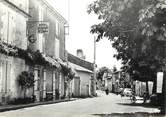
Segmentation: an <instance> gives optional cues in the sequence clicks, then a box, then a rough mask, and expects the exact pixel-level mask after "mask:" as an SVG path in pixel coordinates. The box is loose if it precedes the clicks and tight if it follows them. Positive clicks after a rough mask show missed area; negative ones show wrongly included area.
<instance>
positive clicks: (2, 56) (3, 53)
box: [0, 0, 30, 103]
mask: <svg viewBox="0 0 166 117" xmlns="http://www.w3.org/2000/svg"><path fill="white" fill-rule="evenodd" d="M28 12H29V1H28V0H1V1H0V103H2V102H7V101H9V100H11V99H12V98H16V97H17V98H18V97H21V96H22V94H21V93H22V92H21V90H20V88H19V87H18V85H17V77H18V75H19V74H20V73H21V72H22V71H25V70H27V69H28V66H27V64H26V62H25V60H24V59H23V58H21V57H20V56H18V55H17V54H18V53H17V50H16V49H15V48H20V49H23V50H26V49H27V36H26V22H27V20H28V18H29V17H30V15H29V14H28Z"/></svg>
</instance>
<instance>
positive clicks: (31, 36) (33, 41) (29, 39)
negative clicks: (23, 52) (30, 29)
mask: <svg viewBox="0 0 166 117" xmlns="http://www.w3.org/2000/svg"><path fill="white" fill-rule="evenodd" d="M36 40H37V39H36V36H35V34H31V35H30V36H28V41H29V42H30V43H35V42H36Z"/></svg>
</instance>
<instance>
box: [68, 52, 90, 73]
mask: <svg viewBox="0 0 166 117" xmlns="http://www.w3.org/2000/svg"><path fill="white" fill-rule="evenodd" d="M67 57H68V61H69V62H71V63H73V64H76V65H78V66H81V67H83V68H85V69H88V70H90V71H93V63H91V62H88V61H85V60H83V59H81V58H79V57H77V56H74V55H72V54H70V53H68V55H67Z"/></svg>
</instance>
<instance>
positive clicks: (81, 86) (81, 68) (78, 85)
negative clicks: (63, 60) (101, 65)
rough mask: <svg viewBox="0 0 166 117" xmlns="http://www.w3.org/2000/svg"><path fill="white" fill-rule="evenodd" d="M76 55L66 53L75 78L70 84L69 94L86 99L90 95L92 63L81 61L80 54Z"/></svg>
mask: <svg viewBox="0 0 166 117" xmlns="http://www.w3.org/2000/svg"><path fill="white" fill-rule="evenodd" d="M77 52H78V51H77ZM78 55H79V56H78V57H77V56H74V55H72V54H70V53H68V63H69V65H70V66H71V67H72V68H74V69H75V71H76V75H75V78H74V79H73V81H72V83H71V92H72V95H73V96H76V97H77V96H81V97H87V96H90V95H91V94H92V89H91V85H92V84H91V80H92V76H93V63H90V62H88V61H85V60H84V59H82V52H81V54H80V53H79V54H78Z"/></svg>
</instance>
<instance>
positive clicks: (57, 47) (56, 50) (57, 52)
mask: <svg viewBox="0 0 166 117" xmlns="http://www.w3.org/2000/svg"><path fill="white" fill-rule="evenodd" d="M55 57H56V58H59V39H57V38H55Z"/></svg>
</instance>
